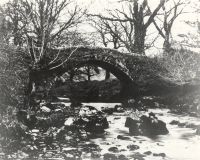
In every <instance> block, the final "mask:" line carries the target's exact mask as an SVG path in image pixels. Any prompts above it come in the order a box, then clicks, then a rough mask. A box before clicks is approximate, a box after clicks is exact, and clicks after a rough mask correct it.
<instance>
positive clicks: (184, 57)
mask: <svg viewBox="0 0 200 160" xmlns="http://www.w3.org/2000/svg"><path fill="white" fill-rule="evenodd" d="M160 62H161V64H162V65H163V66H164V67H166V69H167V70H168V71H169V78H170V79H171V80H173V81H177V82H180V83H185V82H189V81H191V80H193V79H199V78H200V64H199V62H200V55H199V54H198V53H196V52H193V51H191V50H187V49H184V48H179V49H178V48H177V49H174V50H171V53H168V54H167V55H165V56H164V57H163V59H160Z"/></svg>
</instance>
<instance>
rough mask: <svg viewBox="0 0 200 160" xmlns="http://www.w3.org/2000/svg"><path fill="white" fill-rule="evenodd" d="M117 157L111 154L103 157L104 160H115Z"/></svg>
mask: <svg viewBox="0 0 200 160" xmlns="http://www.w3.org/2000/svg"><path fill="white" fill-rule="evenodd" d="M117 158H118V157H117V156H116V155H114V154H111V153H106V154H104V155H103V159H104V160H117Z"/></svg>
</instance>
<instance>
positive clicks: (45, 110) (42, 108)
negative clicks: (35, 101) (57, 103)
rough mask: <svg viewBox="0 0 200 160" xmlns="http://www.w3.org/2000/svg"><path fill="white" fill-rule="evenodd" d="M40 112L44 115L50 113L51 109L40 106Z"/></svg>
mask: <svg viewBox="0 0 200 160" xmlns="http://www.w3.org/2000/svg"><path fill="white" fill-rule="evenodd" d="M40 109H41V111H42V112H44V113H50V112H51V109H50V108H48V107H46V106H42V107H41V108H40Z"/></svg>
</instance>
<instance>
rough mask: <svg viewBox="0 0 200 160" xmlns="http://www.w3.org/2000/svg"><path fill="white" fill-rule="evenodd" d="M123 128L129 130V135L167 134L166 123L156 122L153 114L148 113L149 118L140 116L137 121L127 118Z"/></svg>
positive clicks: (156, 119)
mask: <svg viewBox="0 0 200 160" xmlns="http://www.w3.org/2000/svg"><path fill="white" fill-rule="evenodd" d="M125 127H128V128H129V133H130V134H131V135H145V136H155V135H165V134H168V133H169V131H168V129H167V128H166V123H165V122H163V121H161V120H158V118H157V117H156V116H155V115H154V114H153V113H149V116H145V115H142V116H141V117H140V119H139V120H133V119H132V118H130V117H128V118H127V119H126V122H125Z"/></svg>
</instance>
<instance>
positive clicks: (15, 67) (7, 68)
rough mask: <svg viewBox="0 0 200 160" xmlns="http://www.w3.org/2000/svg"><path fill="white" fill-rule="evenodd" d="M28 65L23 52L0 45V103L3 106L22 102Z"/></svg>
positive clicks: (12, 47) (13, 47)
mask: <svg viewBox="0 0 200 160" xmlns="http://www.w3.org/2000/svg"><path fill="white" fill-rule="evenodd" d="M27 74H28V65H27V64H26V59H25V55H24V52H23V51H21V50H19V49H17V48H16V47H15V46H11V45H9V46H8V45H5V44H3V43H2V44H1V47H0V77H1V78H0V102H1V104H0V105H2V107H1V108H3V106H4V107H5V106H7V105H11V106H15V107H16V105H19V103H21V102H23V98H24V97H23V96H24V95H25V89H26V84H27V80H28V75H27Z"/></svg>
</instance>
